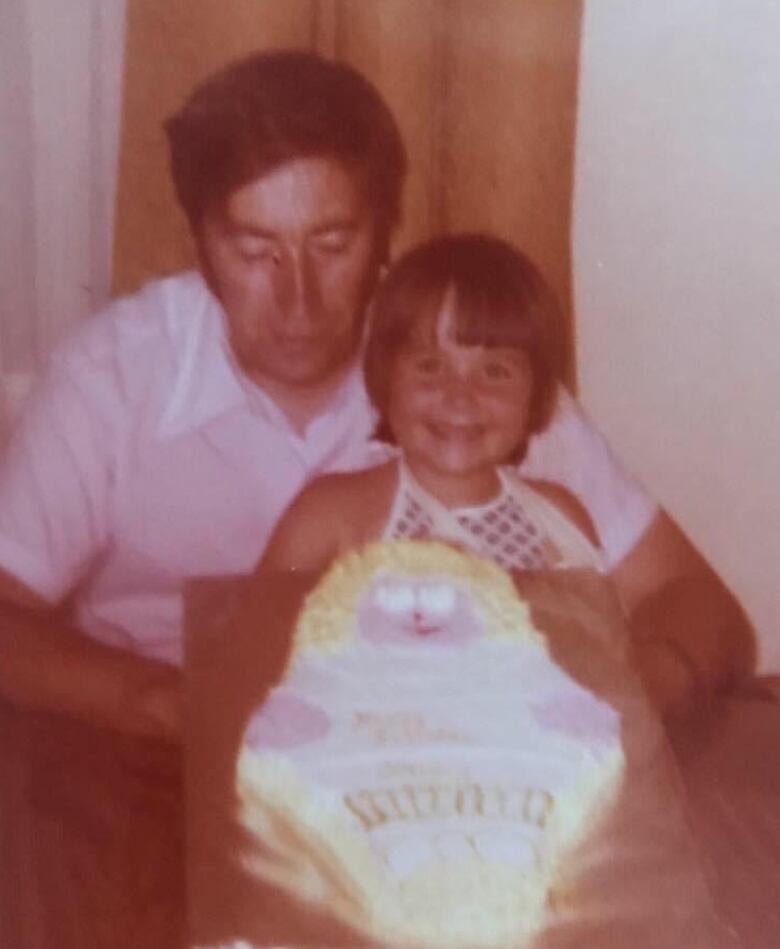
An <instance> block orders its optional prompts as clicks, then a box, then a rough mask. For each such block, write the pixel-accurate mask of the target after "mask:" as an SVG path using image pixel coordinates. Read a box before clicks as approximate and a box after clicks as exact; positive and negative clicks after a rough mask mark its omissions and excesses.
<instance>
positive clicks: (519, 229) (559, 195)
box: [114, 0, 581, 305]
mask: <svg viewBox="0 0 780 949" xmlns="http://www.w3.org/2000/svg"><path fill="white" fill-rule="evenodd" d="M580 12H581V10H580V2H579V0H483V2H480V3H475V2H473V0H199V2H198V3H191V2H188V0H167V2H166V3H164V4H160V3H159V2H158V0H129V3H128V36H127V56H126V61H127V66H126V75H125V106H124V121H123V148H122V160H121V166H120V185H119V197H118V212H117V232H116V244H115V257H114V286H115V289H116V290H118V291H123V290H128V289H132V288H134V287H136V286H138V285H139V283H141V282H143V281H144V280H146V279H149V278H150V277H153V276H155V275H156V274H159V273H162V272H166V271H170V270H175V269H178V268H180V267H181V266H186V265H188V264H189V263H191V262H192V249H191V247H190V243H189V237H188V235H187V233H186V228H185V226H184V222H183V220H182V218H181V216H180V214H179V212H178V210H177V209H176V208H175V207H174V201H173V195H172V189H171V186H170V183H169V182H168V178H167V165H166V161H167V159H166V154H165V142H164V138H163V134H162V131H161V128H160V126H161V122H162V120H163V119H164V117H165V116H167V115H168V114H169V113H170V112H171V111H173V110H174V109H175V108H176V107H177V106H178V105H179V103H180V102H181V100H182V98H183V97H184V95H185V94H186V92H187V90H188V89H189V88H190V87H191V86H192V84H193V83H194V82H195V81H197V80H198V79H199V78H200V77H202V76H204V75H205V74H207V73H208V72H210V71H211V70H212V69H213V68H214V67H215V66H217V65H219V64H220V63H222V62H224V61H226V60H228V59H230V58H232V57H234V56H237V55H240V54H243V53H245V52H247V51H249V50H251V49H260V48H270V47H277V46H298V47H304V48H313V49H318V50H319V51H321V52H323V53H324V54H325V55H329V56H334V57H335V58H337V59H340V60H343V61H346V62H349V63H351V64H352V65H354V66H356V67H357V68H359V69H360V70H361V71H363V72H364V73H365V74H366V75H367V76H368V77H369V78H371V79H372V80H373V81H374V82H375V83H376V84H377V85H378V87H379V88H380V90H381V91H382V93H383V94H384V95H385V96H386V97H387V99H388V101H389V102H390V104H391V106H392V107H393V109H394V111H395V113H396V114H397V116H398V119H399V122H400V124H401V127H402V131H403V133H404V136H405V139H406V141H407V144H408V147H409V153H410V161H411V167H412V174H411V177H410V180H409V185H408V189H407V194H406V216H405V224H404V227H403V229H402V231H401V233H400V234H399V239H398V246H399V247H404V246H407V245H408V244H410V243H412V242H414V241H416V240H419V239H421V238H423V237H426V236H428V235H430V234H431V233H434V232H436V231H439V230H443V229H455V228H458V229H460V228H469V229H475V228H485V229H491V230H494V231H497V232H499V233H500V234H502V235H504V236H505V237H508V238H510V239H512V240H514V241H516V242H517V243H518V244H520V245H521V246H522V247H524V248H525V249H526V250H527V251H528V252H529V253H530V254H531V256H532V257H534V258H535V259H536V260H537V262H538V263H539V264H540V266H541V267H542V269H543V270H544V271H545V272H546V274H547V275H548V277H549V279H550V280H551V281H552V282H553V284H554V285H555V287H556V289H557V291H558V293H559V296H560V297H561V300H562V302H563V303H564V305H568V301H569V296H570V279H569V275H570V270H571V261H570V248H569V231H570V203H571V190H572V178H573V146H574V127H575V109H576V81H577V56H578V46H579V24H580Z"/></svg>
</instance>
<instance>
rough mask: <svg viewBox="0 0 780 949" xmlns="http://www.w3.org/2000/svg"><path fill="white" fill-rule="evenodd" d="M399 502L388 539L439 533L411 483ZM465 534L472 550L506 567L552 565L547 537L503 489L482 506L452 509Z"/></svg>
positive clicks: (410, 537)
mask: <svg viewBox="0 0 780 949" xmlns="http://www.w3.org/2000/svg"><path fill="white" fill-rule="evenodd" d="M400 490H401V491H402V492H403V494H402V497H401V498H400V499H399V500H400V504H399V505H397V507H396V510H397V511H398V513H397V514H396V517H395V521H394V524H393V525H392V528H391V531H390V534H389V535H388V539H393V540H402V539H407V540H429V539H431V538H434V537H435V536H436V532H435V529H434V523H433V518H432V517H431V516H430V514H429V513H428V512H427V511H426V510H425V508H424V507H423V505H422V504H421V503H420V501H419V500H418V499H417V497H415V494H414V493H413V490H411V489H410V485H409V483H408V482H407V483H405V484H403V485H402V486H401V488H400ZM450 513H451V515H452V517H453V519H454V520H455V521H457V523H458V524H459V525H460V527H461V528H462V529H463V531H465V533H466V535H468V537H469V538H471V539H472V540H473V544H472V550H473V551H474V552H475V553H479V554H481V555H482V556H483V557H488V558H489V559H491V560H492V561H493V562H494V563H497V564H498V565H499V566H500V567H503V568H504V569H505V570H518V569H520V570H539V569H544V568H547V567H551V566H552V564H551V563H550V558H549V556H548V554H547V551H546V549H545V545H544V538H543V537H542V534H541V533H540V531H539V529H538V528H537V527H536V525H535V524H534V523H533V522H532V521H531V519H530V518H529V517H528V515H527V514H526V512H525V511H524V510H523V507H522V505H521V504H520V502H519V501H518V500H517V499H516V498H515V497H513V496H512V495H510V494H509V493H508V492H507V491H505V490H502V492H501V493H500V494H499V496H498V497H497V498H495V499H494V500H492V501H490V502H488V503H487V504H485V505H482V506H480V507H471V508H464V509H462V510H453V511H451V512H450Z"/></svg>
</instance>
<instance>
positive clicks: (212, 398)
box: [157, 272, 367, 439]
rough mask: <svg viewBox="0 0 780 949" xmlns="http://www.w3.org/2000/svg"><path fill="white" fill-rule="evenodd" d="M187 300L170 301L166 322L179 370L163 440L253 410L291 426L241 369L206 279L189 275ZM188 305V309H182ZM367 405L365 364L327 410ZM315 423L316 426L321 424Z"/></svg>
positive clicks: (161, 425)
mask: <svg viewBox="0 0 780 949" xmlns="http://www.w3.org/2000/svg"><path fill="white" fill-rule="evenodd" d="M185 279H186V282H187V290H189V291H191V294H190V293H187V294H185V299H184V301H182V300H180V299H178V298H177V299H176V300H175V301H174V300H173V299H172V297H169V298H168V300H167V306H166V312H165V320H166V329H167V335H168V337H169V339H170V342H171V346H172V349H173V353H174V361H175V370H174V380H173V385H172V387H171V392H170V397H169V398H168V401H167V402H166V404H165V407H164V409H163V412H162V415H161V418H160V421H159V423H158V426H157V435H158V437H159V438H161V439H167V438H175V437H176V436H178V435H183V434H187V433H189V432H192V431H195V430H196V429H198V428H200V427H201V426H203V425H205V424H206V423H207V422H210V421H211V420H212V419H214V418H216V417H217V416H218V415H221V414H222V413H224V412H227V411H230V410H231V409H234V408H239V407H249V408H250V409H252V410H253V411H255V412H257V411H259V412H261V413H262V414H264V415H265V416H266V418H268V420H269V421H272V422H273V423H275V424H277V425H284V426H286V427H289V426H287V422H286V417H285V416H284V413H283V412H282V411H281V409H279V407H278V406H277V405H276V403H275V402H274V401H273V399H272V398H271V397H270V396H269V395H268V394H267V393H266V392H264V391H263V390H262V389H261V388H260V387H259V386H257V385H255V384H254V383H253V382H252V381H251V380H250V379H249V378H248V377H247V376H246V375H245V374H244V373H243V372H242V371H241V369H240V368H239V367H238V365H237V364H236V361H235V357H234V356H233V352H232V350H231V348H230V342H229V340H228V335H227V331H226V318H225V313H224V310H223V309H222V306H221V304H220V303H219V301H218V300H217V299H216V297H215V296H214V295H213V294H212V293H211V291H210V290H209V289H208V287H207V285H206V282H205V281H204V279H203V277H202V276H201V275H200V274H199V273H197V272H193V273H191V274H188V275H187V276H186V278H185ZM182 302H183V303H184V305H183V306H182ZM366 401H367V396H366V394H365V386H364V383H363V372H362V368H361V360H360V359H359V358H358V359H356V360H355V363H354V365H353V366H352V368H351V369H350V370H349V372H348V373H347V375H346V376H345V378H344V380H343V382H342V384H341V385H340V386H339V388H338V389H337V391H336V392H335V393H334V395H333V398H332V400H331V401H330V403H329V404H328V406H327V408H326V409H325V410H324V411H323V413H322V414H323V416H324V415H331V414H333V413H335V412H338V411H340V410H342V409H343V408H344V407H345V406H347V405H350V404H352V403H353V402H360V403H361V404H362V403H363V402H366ZM316 421H317V420H316V419H315V420H313V422H312V425H314V424H315V423H316Z"/></svg>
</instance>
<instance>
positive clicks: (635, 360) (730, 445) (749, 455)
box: [574, 0, 780, 669]
mask: <svg viewBox="0 0 780 949" xmlns="http://www.w3.org/2000/svg"><path fill="white" fill-rule="evenodd" d="M778 37H780V4H777V3H776V0H750V2H745V3H733V0H654V2H653V3H649V2H647V3H606V2H602V0H591V2H590V3H588V4H586V11H585V18H584V25H583V48H582V73H581V84H580V115H579V139H578V160H577V178H576V200H575V215H574V253H575V286H576V304H577V326H578V334H579V346H578V350H579V369H580V381H581V391H582V396H583V399H584V401H585V403H586V405H587V406H588V408H590V410H591V411H592V414H593V415H594V416H595V418H596V419H597V421H598V422H599V423H600V424H601V425H602V426H603V427H604V429H605V430H606V431H607V433H608V435H609V437H610V440H611V441H612V442H613V444H614V446H615V447H616V448H617V449H618V451H619V452H620V454H621V455H622V456H623V457H624V458H625V459H626V460H627V461H629V463H631V464H632V465H633V466H634V467H635V469H636V470H637V471H638V472H639V473H640V474H641V476H642V477H643V478H644V479H645V481H646V482H647V484H648V485H649V486H650V488H651V489H652V491H653V493H654V494H656V495H657V496H658V497H660V498H661V499H662V500H663V501H664V502H665V504H666V505H667V506H668V507H669V508H670V509H671V511H672V512H673V513H674V514H675V515H676V516H677V517H678V519H679V520H680V521H681V522H682V524H683V525H684V526H685V528H686V529H687V530H688V531H689V533H690V534H691V536H692V537H693V539H694V540H695V541H696V542H697V543H698V544H699V546H700V547H701V548H702V549H703V550H704V551H705V552H706V553H707V555H708V556H709V557H710V559H711V560H712V561H713V563H714V564H715V565H716V566H717V567H718V569H719V570H720V571H721V573H722V574H723V575H724V577H725V578H726V579H727V581H728V582H729V583H730V585H731V586H732V588H733V589H734V590H735V591H736V592H737V593H738V594H739V595H740V597H741V598H742V599H743V601H744V603H745V604H746V606H747V608H748V610H749V612H750V614H751V616H752V617H753V619H754V621H755V623H756V624H757V626H758V628H759V631H760V634H761V639H762V651H763V656H764V663H765V665H766V666H769V667H772V668H774V669H780V621H779V620H778V617H780V583H778V566H777V565H778V563H780V477H779V476H778V475H779V473H780V425H778V422H777V405H778V403H780V373H779V372H778V362H779V361H780V359H779V357H780V267H778V263H777V256H778V250H779V249H780V57H779V56H778V55H777V38H778Z"/></svg>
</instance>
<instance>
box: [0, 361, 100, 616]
mask: <svg viewBox="0 0 780 949" xmlns="http://www.w3.org/2000/svg"><path fill="white" fill-rule="evenodd" d="M109 443H110V438H109V432H108V428H107V424H106V421H105V419H104V418H103V417H101V414H100V412H99V411H96V410H95V409H94V408H91V407H90V404H89V400H88V399H87V398H86V397H85V394H84V390H83V389H82V388H81V387H80V385H79V384H78V382H77V380H76V379H75V378H74V377H73V376H72V375H71V374H70V373H69V372H68V371H67V367H66V366H64V365H57V364H52V366H51V368H50V370H49V372H48V373H47V374H46V376H45V377H44V379H43V380H42V382H41V383H40V385H39V386H38V388H37V390H36V391H35V392H34V393H33V395H32V396H31V398H30V401H29V402H28V405H27V408H26V411H25V412H23V414H22V417H21V419H20V421H19V423H18V424H17V426H16V428H15V430H14V431H13V432H12V434H11V436H10V438H9V441H8V444H7V446H6V449H5V453H4V455H3V456H2V459H1V460H0V568H2V569H4V570H6V571H7V572H8V573H10V574H12V575H13V576H14V577H16V578H17V579H18V580H20V581H22V582H23V583H24V584H26V585H27V586H28V587H30V588H31V589H32V590H33V591H35V592H36V593H37V594H38V595H39V596H41V597H43V598H44V599H45V600H47V601H49V602H51V603H57V602H58V601H60V600H61V599H63V598H64V597H65V596H66V595H67V594H68V593H69V592H70V591H71V590H72V589H73V588H74V587H75V586H76V585H77V584H78V583H79V581H80V580H81V579H82V578H83V577H84V575H85V574H86V572H87V570H88V569H89V566H90V564H91V563H92V562H93V561H94V560H95V558H97V557H98V556H99V553H100V551H101V549H102V547H103V545H104V543H105V538H106V511H107V504H108V490H109V486H110V482H111V466H110V464H109V461H108V445H109Z"/></svg>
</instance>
